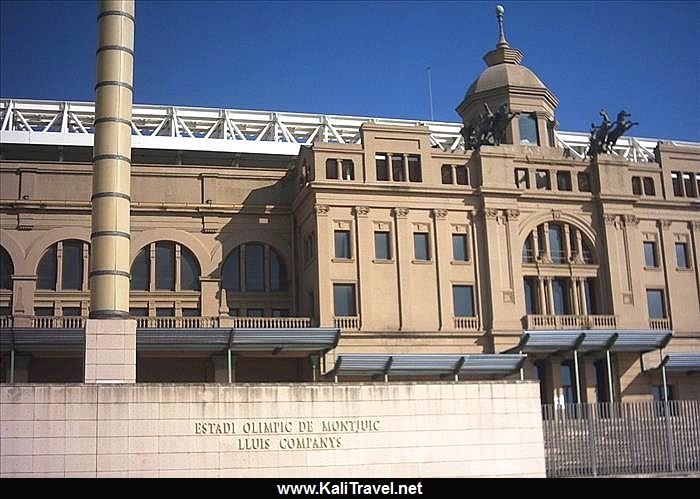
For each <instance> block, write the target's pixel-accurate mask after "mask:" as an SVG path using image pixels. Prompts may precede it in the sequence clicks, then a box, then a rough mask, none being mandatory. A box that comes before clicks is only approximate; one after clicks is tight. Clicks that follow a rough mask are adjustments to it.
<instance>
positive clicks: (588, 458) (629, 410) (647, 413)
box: [542, 400, 700, 477]
mask: <svg viewBox="0 0 700 499" xmlns="http://www.w3.org/2000/svg"><path fill="white" fill-rule="evenodd" d="M542 419H543V420H542V429H543V432H544V445H545V456H546V468H547V476H548V477H575V476H600V475H625V474H645V473H664V472H691V471H700V400H677V401H669V402H668V403H667V404H666V403H664V402H638V403H617V402H615V403H609V402H603V403H598V404H566V405H563V406H561V405H559V406H554V405H544V406H542Z"/></svg>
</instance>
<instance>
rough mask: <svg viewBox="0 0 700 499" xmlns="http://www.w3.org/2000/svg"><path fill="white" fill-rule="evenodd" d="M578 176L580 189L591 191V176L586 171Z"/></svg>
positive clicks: (581, 190)
mask: <svg viewBox="0 0 700 499" xmlns="http://www.w3.org/2000/svg"><path fill="white" fill-rule="evenodd" d="M576 177H577V178H578V190H579V191H580V192H591V176H590V175H589V174H588V173H586V172H579V173H578V175H577V176H576Z"/></svg>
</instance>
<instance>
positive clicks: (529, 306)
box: [523, 277, 537, 315]
mask: <svg viewBox="0 0 700 499" xmlns="http://www.w3.org/2000/svg"><path fill="white" fill-rule="evenodd" d="M523 285H524V288H525V313H526V314H528V315H533V314H536V313H537V279H535V278H532V277H526V278H525V279H523Z"/></svg>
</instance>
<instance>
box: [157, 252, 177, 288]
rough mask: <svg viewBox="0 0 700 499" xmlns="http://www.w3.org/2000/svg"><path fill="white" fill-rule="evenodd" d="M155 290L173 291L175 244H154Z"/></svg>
mask: <svg viewBox="0 0 700 499" xmlns="http://www.w3.org/2000/svg"><path fill="white" fill-rule="evenodd" d="M156 289H162V290H168V291H174V290H175V243H171V242H158V243H156Z"/></svg>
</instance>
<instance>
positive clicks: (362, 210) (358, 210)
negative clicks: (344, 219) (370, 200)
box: [353, 206, 369, 217]
mask: <svg viewBox="0 0 700 499" xmlns="http://www.w3.org/2000/svg"><path fill="white" fill-rule="evenodd" d="M353 212H354V213H355V215H357V216H358V217H366V216H367V215H368V214H369V206H355V207H354V208H353Z"/></svg>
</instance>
